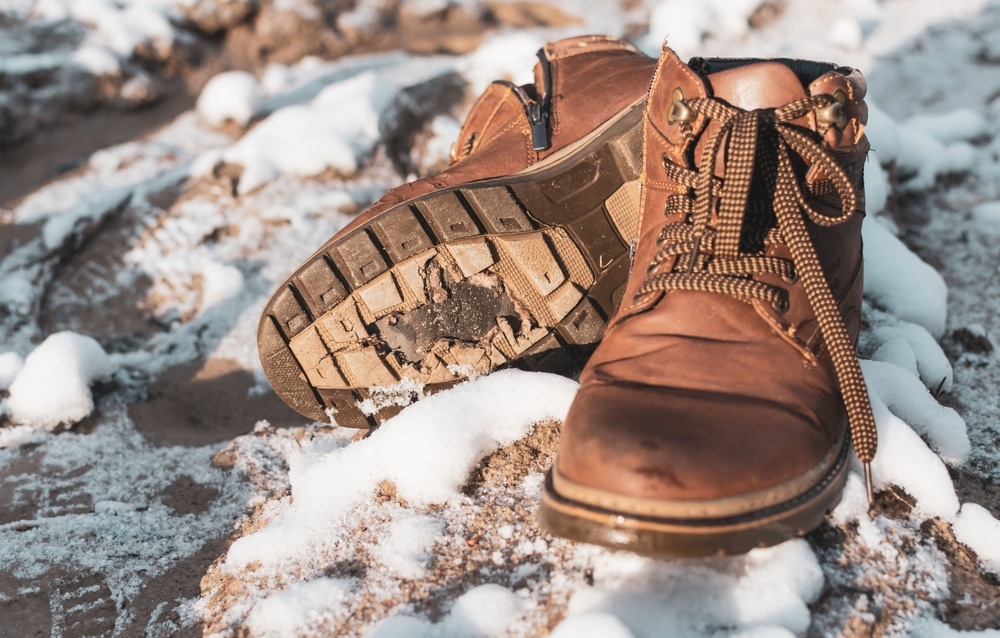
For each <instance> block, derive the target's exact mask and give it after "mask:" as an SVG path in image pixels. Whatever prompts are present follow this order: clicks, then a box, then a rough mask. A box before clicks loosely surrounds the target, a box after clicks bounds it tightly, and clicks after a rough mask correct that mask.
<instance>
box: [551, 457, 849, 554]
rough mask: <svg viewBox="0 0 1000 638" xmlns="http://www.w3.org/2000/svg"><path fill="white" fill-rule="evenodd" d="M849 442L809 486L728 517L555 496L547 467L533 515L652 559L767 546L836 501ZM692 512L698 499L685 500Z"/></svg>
mask: <svg viewBox="0 0 1000 638" xmlns="http://www.w3.org/2000/svg"><path fill="white" fill-rule="evenodd" d="M848 449H849V442H848V441H846V440H845V441H844V442H843V444H842V446H841V448H840V453H839V454H838V455H837V457H836V459H837V460H836V462H835V464H834V465H833V466H832V467H831V468H830V469H829V471H827V472H826V473H825V474H824V475H823V476H822V477H821V478H820V480H819V481H817V482H816V483H814V484H813V485H812V486H811V487H810V488H809V489H807V490H805V491H803V492H802V493H800V494H798V495H797V496H795V497H793V498H790V499H788V500H786V501H784V502H781V503H776V504H774V505H771V506H768V507H764V508H760V509H755V510H750V511H747V512H744V513H742V514H740V515H738V516H729V517H718V518H710V517H685V518H660V517H652V516H637V515H633V514H628V513H622V512H617V511H613V510H610V509H605V508H601V507H596V506H594V505H590V504H586V503H581V502H576V501H573V500H570V499H567V498H564V497H563V496H562V495H560V494H559V493H558V492H557V491H556V489H555V487H554V485H553V476H552V472H553V471H552V470H549V472H548V474H547V476H546V481H545V486H544V489H543V492H542V501H541V506H540V507H539V510H538V513H537V516H538V520H539V523H540V524H541V526H542V528H543V529H545V530H547V531H548V532H549V533H550V534H552V535H554V536H561V537H563V538H568V539H570V540H574V541H578V542H583V543H590V544H593V545H602V546H604V547H608V548H611V549H622V550H628V551H631V552H634V553H637V554H642V555H644V556H651V557H655V558H678V557H691V558H694V557H706V556H726V555H733V554H743V553H746V552H748V551H750V550H751V549H755V548H758V547H770V546H772V545H777V544H779V543H782V542H784V541H787V540H789V539H792V538H796V537H799V536H804V535H805V534H806V533H808V532H809V531H811V530H813V529H815V528H816V527H818V526H819V525H820V524H821V523H822V522H823V519H824V517H825V516H826V515H827V514H828V513H829V512H830V511H832V510H833V508H835V507H836V506H837V504H838V503H839V502H840V498H841V495H842V493H843V490H844V485H845V483H846V482H847V471H848V463H847V459H848ZM690 506H691V509H692V510H697V509H698V502H696V501H692V502H691V503H690Z"/></svg>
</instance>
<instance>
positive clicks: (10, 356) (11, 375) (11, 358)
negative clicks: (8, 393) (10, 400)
mask: <svg viewBox="0 0 1000 638" xmlns="http://www.w3.org/2000/svg"><path fill="white" fill-rule="evenodd" d="M23 366H24V357H22V356H21V355H19V354H18V353H16V352H4V353H3V354H0V390H6V389H7V388H9V387H10V384H11V383H12V382H13V381H14V379H15V378H16V377H17V373H18V372H20V371H21V368H22V367H23Z"/></svg>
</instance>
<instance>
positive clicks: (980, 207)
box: [0, 0, 1000, 638]
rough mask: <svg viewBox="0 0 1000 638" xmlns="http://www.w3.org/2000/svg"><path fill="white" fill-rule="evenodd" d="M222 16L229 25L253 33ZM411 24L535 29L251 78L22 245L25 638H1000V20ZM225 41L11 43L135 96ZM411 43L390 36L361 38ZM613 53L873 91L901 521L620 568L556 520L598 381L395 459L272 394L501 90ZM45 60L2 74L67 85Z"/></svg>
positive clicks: (18, 352) (86, 177)
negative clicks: (299, 328) (295, 324)
mask: <svg viewBox="0 0 1000 638" xmlns="http://www.w3.org/2000/svg"><path fill="white" fill-rule="evenodd" d="M199 4H200V5H201V6H200V8H198V9H197V10H198V11H200V12H201V13H200V14H199V16H200V18H199V19H201V20H205V21H208V22H210V18H211V13H212V11H213V10H215V11H219V12H222V11H223V10H224V9H225V8H226V7H227V6H229V5H232V6H230V9H232V10H235V9H233V7H235V6H236V5H238V4H240V3H199ZM276 4H282V5H283V8H284V9H285V10H287V9H289V7H291V8H294V9H295V10H296V11H300V12H305V13H303V15H305V14H307V13H308V12H309V11H310V10H315V8H316V7H315V6H314V5H313V4H311V3H310V2H308V1H306V0H302V1H300V2H294V1H285V2H283V3H276ZM408 4H409V5H410V6H409V10H410V11H411V12H412V13H413V14H415V15H418V16H420V15H423V16H428V18H427V19H431V18H430V16H440V15H442V12H448V11H459V10H461V11H466V12H467V13H469V14H470V15H478V16H482V15H485V13H486V9H487V8H488V9H489V11H491V12H492V14H494V15H495V16H499V17H502V18H503V19H500V20H498V21H499V24H500V25H501V26H499V27H497V28H494V29H492V30H489V31H487V32H486V33H485V35H484V36H483V38H482V41H481V42H480V43H479V44H478V46H476V47H473V48H472V49H471V51H470V52H469V53H466V54H463V55H454V54H437V55H433V56H417V55H414V54H411V53H405V52H402V51H385V52H381V53H368V54H365V55H352V56H346V57H341V58H339V59H335V60H320V59H318V58H314V57H307V58H303V59H302V60H300V61H298V62H295V63H292V64H288V65H280V64H271V65H268V66H266V67H263V68H260V69H256V72H255V73H248V72H231V73H226V74H224V75H219V76H216V78H214V79H213V80H212V81H210V82H209V83H208V84H207V85H206V86H205V89H204V90H203V92H202V94H201V97H200V98H199V100H198V101H197V105H196V108H195V109H193V110H191V111H189V112H186V113H184V114H183V115H181V116H179V117H178V118H176V119H175V120H173V121H171V122H169V123H168V124H167V125H166V126H164V127H163V128H161V129H160V130H158V131H157V132H155V133H153V134H151V135H149V136H147V137H143V138H139V139H135V140H133V141H130V142H128V143H125V144H121V145H118V146H112V147H109V148H104V149H101V150H99V151H98V152H95V153H93V154H92V155H90V156H89V158H87V159H86V161H85V162H84V163H83V164H82V165H81V166H80V167H79V168H78V169H76V170H74V171H72V172H69V173H67V174H66V175H64V176H63V177H62V178H60V179H59V180H57V181H55V182H53V183H50V184H48V185H46V186H45V187H43V188H40V189H38V190H37V191H35V192H32V193H31V194H29V195H28V196H26V197H24V198H22V199H20V200H18V201H16V202H11V203H10V205H9V208H7V209H3V210H0V505H2V507H0V635H3V636H7V635H10V636H23V635H29V634H32V635H33V634H34V633H35V632H38V633H41V634H44V633H50V634H51V635H53V636H82V635H140V634H144V635H151V636H168V635H178V634H182V635H197V634H202V633H204V634H208V635H219V636H230V635H253V636H289V635H361V636H378V637H380V638H388V637H393V636H406V637H410V636H414V637H421V636H426V637H431V636H434V637H437V636H538V635H547V634H549V633H550V632H551V634H552V635H556V636H561V637H575V636H602V637H603V636H611V637H618V636H621V637H629V636H637V637H638V636H703V635H713V636H755V637H756V636H787V635H813V636H821V635H840V634H846V635H866V636H867V635H879V636H880V635H894V636H895V635H899V636H904V635H912V636H928V637H936V636H953V635H962V636H966V635H984V636H1000V581H998V576H1000V521H998V517H1000V452H998V450H1000V399H998V396H1000V395H998V392H997V387H998V383H1000V355H998V351H997V350H996V347H995V344H1000V321H998V318H997V317H998V310H1000V277H998V274H1000V251H998V249H997V247H996V246H997V243H998V242H1000V7H998V6H995V5H994V4H993V3H990V2H986V1H985V0H952V2H949V3H947V4H946V5H945V4H942V3H940V2H934V1H932V0H882V1H877V0H836V1H834V0H829V1H824V2H812V1H808V0H789V1H788V2H787V3H786V2H760V1H759V0H711V1H709V2H702V1H699V0H661V1H647V2H634V1H628V2H624V1H623V2H620V3H617V2H616V3H587V2H583V1H582V0H553V1H551V2H549V3H538V4H532V3H507V2H496V3H486V2H481V1H472V2H467V3H452V2H446V1H445V0H421V2H414V3H408ZM285 5H287V6H285ZM594 5H597V6H594ZM195 7H196V4H195V3H191V2H186V1H185V0H161V1H158V2H157V1H151V2H138V1H132V2H119V3H109V2H101V1H98V0H87V1H84V0H74V1H73V2H69V1H68V0H67V1H64V0H50V1H47V2H15V3H12V6H11V7H10V8H6V7H5V8H0V11H5V12H9V13H16V14H17V17H18V19H19V20H27V21H29V22H31V21H35V22H34V23H33V24H34V26H35V27H37V26H38V24H39V23H42V22H45V21H49V22H51V21H54V20H62V21H63V22H62V23H61V24H63V25H64V26H63V27H61V28H69V27H66V26H65V23H66V22H67V21H69V23H72V24H73V25H76V26H74V27H73V29H77V30H78V31H79V33H80V34H82V35H81V36H80V37H77V38H76V39H75V40H74V42H75V44H74V45H73V46H72V47H70V48H69V49H67V51H66V52H65V55H68V56H71V58H72V59H73V60H75V61H76V63H78V64H85V65H89V66H88V67H87V68H90V69H91V70H92V71H93V70H95V69H97V70H98V71H100V72H102V73H103V72H107V73H113V72H115V71H114V68H118V69H119V72H120V69H121V68H123V67H121V66H120V65H121V64H124V63H125V62H123V61H127V60H128V59H129V56H131V55H132V53H134V51H135V50H136V48H137V47H138V48H142V47H143V46H151V47H153V48H154V49H156V50H160V49H162V52H163V55H164V56H168V55H169V48H170V47H171V46H173V44H174V43H175V42H176V41H177V38H178V37H181V39H183V29H179V27H177V24H178V23H180V22H182V18H180V17H179V16H180V15H181V14H184V15H189V16H190V14H191V12H192V11H194V10H195ZM310 8H312V9H310ZM185 12H186V13H185ZM511 12H518V16H520V17H518V18H514V17H511ZM383 14H384V9H383V8H382V4H381V3H379V2H375V1H367V0H360V1H359V2H358V3H357V5H356V7H355V8H354V9H353V10H351V11H349V12H344V13H343V14H342V15H340V16H339V18H338V24H340V23H341V22H343V25H342V26H343V27H344V28H345V29H346V28H362V27H364V26H365V25H368V26H369V27H371V25H372V24H374V23H375V22H377V21H378V20H379V19H380V16H382V15H383ZM219 20H220V21H221V22H220V24H221V23H223V22H225V21H224V20H222V17H219ZM519 21H520V22H519ZM515 23H519V24H521V26H520V28H513V27H511V26H503V25H505V24H507V25H509V24H515ZM532 25H534V26H532ZM589 32H604V33H610V34H612V35H619V36H623V35H627V36H629V37H630V38H632V39H633V41H635V42H636V43H637V44H639V45H640V46H641V47H642V48H643V49H644V50H645V51H647V52H648V53H649V54H651V55H655V54H656V53H657V52H658V50H659V46H660V42H661V40H662V38H663V37H664V36H669V42H670V43H671V45H672V46H674V48H675V49H677V51H678V52H679V53H680V55H681V56H682V57H687V56H694V55H702V56H713V55H724V56H794V57H803V58H810V59H825V60H833V61H838V62H841V63H843V64H849V65H855V66H858V67H859V68H861V69H862V70H864V71H865V72H866V75H867V76H868V79H869V97H870V100H869V103H870V107H871V114H870V122H869V135H870V139H871V141H872V146H873V149H874V153H873V154H872V157H871V161H870V162H869V165H868V168H867V169H866V170H867V172H866V184H867V194H868V212H869V216H868V218H867V219H866V221H865V228H864V241H865V257H866V304H865V329H864V332H863V334H862V339H861V351H862V355H863V357H864V359H865V360H864V361H863V362H862V367H863V370H864V373H865V377H866V381H867V383H868V386H869V390H870V394H871V396H872V400H873V408H874V411H875V416H876V420H877V424H878V428H879V452H878V455H877V456H876V460H875V463H874V466H873V470H874V478H875V483H876V488H877V489H878V490H879V496H878V507H877V508H876V511H875V512H874V513H873V514H871V515H869V513H868V512H867V504H866V501H865V497H864V488H863V484H862V481H861V479H860V477H859V475H858V474H857V473H855V474H853V475H852V476H851V477H850V480H849V482H848V485H847V489H846V491H845V494H844V498H843V501H842V503H841V505H840V506H839V507H838V508H837V510H835V511H834V512H833V514H832V516H831V517H830V519H829V520H828V521H827V523H825V524H824V525H823V526H822V527H821V528H820V529H819V530H817V531H815V532H813V533H811V534H810V535H809V536H807V537H806V538H805V539H799V540H795V541H790V542H788V543H785V544H784V545H781V546H778V547H774V548H770V549H766V550H754V551H752V552H750V553H749V554H747V555H745V556H738V557H731V558H718V559H708V560H678V561H662V560H651V559H645V558H640V557H636V556H633V555H630V554H626V553H613V552H608V551H605V550H603V549H599V548H596V547H590V546H584V545H574V544H572V543H569V542H567V541H563V540H561V539H556V538H552V537H550V536H547V535H545V534H543V533H541V532H540V531H539V529H538V526H537V524H536V523H535V521H534V518H533V514H532V512H533V510H534V508H535V506H536V503H537V500H538V496H539V493H540V487H541V480H542V472H543V471H544V469H545V468H546V467H547V465H548V464H549V463H550V462H551V456H552V454H553V453H554V451H555V449H556V444H557V441H558V427H559V421H560V419H561V418H562V417H563V416H564V415H565V413H566V410H567V408H568V405H569V403H570V401H571V400H572V397H573V393H574V391H575V382H574V381H573V380H571V379H565V378H561V377H557V376H552V375H545V374H540V373H527V372H518V371H503V372H498V373H495V374H493V375H489V376H486V377H483V378H479V379H476V380H473V381H470V382H468V383H466V384H463V385H460V386H457V387H455V388H454V389H452V390H449V391H446V392H442V393H440V394H437V395H434V396H431V397H426V398H424V399H422V400H420V401H418V402H417V403H415V404H414V405H413V406H411V407H409V408H407V409H405V410H403V411H402V412H401V413H400V414H399V415H398V416H397V417H395V418H394V419H392V420H390V421H389V422H387V423H386V424H385V425H384V426H382V427H381V428H380V429H379V430H378V431H376V432H375V433H373V434H372V435H371V436H369V437H367V438H365V439H362V440H354V439H355V434H356V433H355V431H353V430H344V429H341V428H338V427H336V426H335V425H331V424H324V423H312V422H307V421H306V420H305V419H303V418H301V417H298V416H297V415H295V414H294V413H291V412H290V411H289V410H288V409H287V408H284V406H283V405H281V404H280V401H279V400H277V399H276V398H275V397H274V395H273V393H271V391H270V389H269V387H268V385H267V382H266V380H265V379H264V378H263V374H262V372H261V370H260V364H259V362H258V360H257V355H256V347H255V343H256V339H255V330H256V325H257V318H258V316H259V313H260V310H261V307H262V306H263V303H264V301H265V299H266V296H267V295H268V294H269V293H270V292H271V290H272V289H273V287H274V286H275V285H276V284H277V283H279V282H280V281H281V280H282V279H283V277H284V276H285V275H286V274H287V273H288V272H290V271H291V270H292V269H293V268H294V267H296V266H297V265H298V264H299V263H300V262H301V261H302V260H303V259H304V258H305V257H307V256H308V255H309V254H311V252H312V251H313V250H314V249H315V248H316V246H317V245H318V244H319V243H320V242H322V241H323V240H324V239H325V238H326V237H328V236H330V235H331V234H332V233H334V232H336V231H337V230H338V229H339V228H341V227H343V226H344V225H345V224H346V223H347V222H348V221H350V219H351V218H352V217H353V216H354V215H355V214H357V213H358V212H359V211H360V210H363V208H364V207H365V206H366V205H368V204H369V203H371V202H372V201H374V200H375V199H377V198H378V197H379V196H381V194H382V193H383V192H385V190H387V189H388V188H391V187H392V186H394V185H396V184H399V183H401V182H402V181H405V180H406V179H409V178H411V177H413V176H414V175H417V174H427V173H430V172H434V171H435V170H439V169H440V168H441V167H442V166H443V165H444V163H445V162H446V158H447V154H448V149H449V145H450V143H451V141H452V140H453V139H454V137H455V135H456V133H457V128H458V125H459V121H460V120H461V117H462V116H463V115H464V113H465V112H466V110H467V109H468V108H469V106H470V105H471V102H472V100H473V99H474V98H475V97H476V94H477V92H478V91H479V90H481V89H482V87H483V86H484V85H485V83H487V82H488V81H490V80H492V79H495V78H499V77H508V78H510V79H513V80H515V81H519V82H524V81H529V80H530V78H531V66H532V64H533V61H534V52H535V50H536V49H537V48H538V47H539V46H540V45H541V44H542V43H544V42H545V41H546V40H550V39H555V38H558V37H564V36H566V35H572V34H578V33H589ZM179 34H181V35H179ZM0 46H3V45H2V44H0ZM130 47H131V48H130ZM157 47H160V49H157ZM24 55H26V54H19V55H18V56H9V57H7V58H3V59H2V61H0V73H4V72H12V69H13V67H12V65H16V64H22V65H27V64H29V63H38V64H41V62H44V60H41V59H40V58H38V59H36V58H32V59H27V58H25V57H24ZM34 55H36V56H37V54H34ZM48 63H52V61H51V60H50V61H48V62H47V64H48ZM98 63H100V64H98ZM115 64H117V65H119V66H118V67H115V66H114V65H115ZM14 70H15V71H16V70H17V69H14ZM2 125H3V121H2V120H0V126H2ZM0 179H2V177H0ZM420 390H421V389H420V388H405V389H404V394H407V395H409V394H412V393H413V392H417V393H419V392H420ZM511 397H516V399H517V400H516V401H512V400H511ZM395 399H396V397H395V396H393V395H392V394H391V393H385V394H382V395H376V396H373V397H372V400H374V401H386V402H392V401H394V400H395ZM959 630H968V631H970V632H974V633H965V631H963V633H958V631H959Z"/></svg>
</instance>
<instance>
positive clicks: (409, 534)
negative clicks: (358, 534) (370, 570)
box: [375, 515, 444, 579]
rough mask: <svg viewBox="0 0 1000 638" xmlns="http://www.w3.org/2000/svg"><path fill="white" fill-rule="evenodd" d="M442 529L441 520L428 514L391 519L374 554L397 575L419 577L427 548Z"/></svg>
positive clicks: (427, 554) (430, 547)
mask: <svg viewBox="0 0 1000 638" xmlns="http://www.w3.org/2000/svg"><path fill="white" fill-rule="evenodd" d="M443 533H444V526H443V525H442V524H441V521H439V520H437V519H434V518H431V517H429V516H419V515H417V516H409V517H407V518H402V519H399V520H395V521H392V522H390V523H389V524H388V525H387V530H386V531H385V536H384V537H383V541H382V543H380V544H379V546H378V547H377V548H376V550H375V558H376V559H377V560H379V561H380V562H381V563H382V564H383V565H385V566H386V567H387V568H389V569H390V570H391V571H393V572H395V573H396V574H397V575H398V576H399V577H400V578H411V579H412V578H420V577H422V576H424V575H425V574H426V573H427V565H426V563H427V561H428V559H429V558H430V556H431V554H430V552H431V550H432V549H433V547H434V543H435V542H437V541H438V540H439V538H440V537H441V536H442V535H443Z"/></svg>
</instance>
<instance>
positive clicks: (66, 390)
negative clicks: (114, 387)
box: [7, 331, 114, 429]
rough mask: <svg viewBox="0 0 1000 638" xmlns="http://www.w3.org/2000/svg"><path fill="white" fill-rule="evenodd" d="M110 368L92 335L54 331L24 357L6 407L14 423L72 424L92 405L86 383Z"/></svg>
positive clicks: (50, 426) (106, 374) (40, 425)
mask: <svg viewBox="0 0 1000 638" xmlns="http://www.w3.org/2000/svg"><path fill="white" fill-rule="evenodd" d="M112 372H114V366H113V365H112V363H111V360H110V359H109V358H108V355H107V353H105V352H104V348H102V347H101V345H100V344H99V343H97V341H95V340H94V339H93V338H92V337H88V336H84V335H78V334H76V333H73V332H69V331H64V332H57V333H56V334H53V335H51V336H49V337H48V338H47V339H45V341H43V342H42V343H41V344H40V345H39V346H38V347H37V348H35V350H33V351H32V352H31V354H29V355H28V356H27V357H26V358H25V360H24V366H23V367H22V368H21V370H20V372H18V374H17V376H16V377H15V378H14V380H13V382H11V384H10V388H9V391H10V397H9V398H8V399H7V411H8V413H9V414H10V417H11V420H13V421H14V422H15V423H18V424H23V425H30V426H33V427H35V428H44V429H53V428H55V427H56V426H58V425H62V424H67V423H75V422H76V421H79V420H80V419H82V418H84V417H85V416H87V415H88V414H90V413H91V412H92V411H93V409H94V399H93V396H92V395H91V393H90V384H91V383H93V382H95V381H99V380H102V379H107V378H108V377H110V376H111V373H112ZM54 384H57V385H54ZM54 388H58V391H57V392H54V391H53V390H54Z"/></svg>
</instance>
